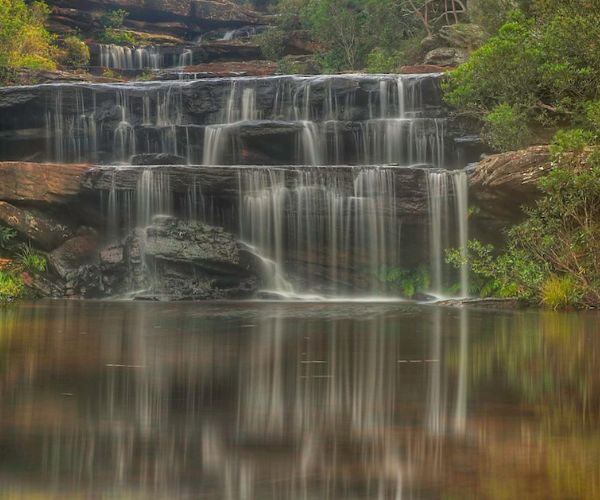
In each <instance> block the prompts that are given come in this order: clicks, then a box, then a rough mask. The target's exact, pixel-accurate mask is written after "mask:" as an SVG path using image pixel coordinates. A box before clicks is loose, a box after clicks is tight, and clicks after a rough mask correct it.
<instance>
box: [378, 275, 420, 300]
mask: <svg viewBox="0 0 600 500" xmlns="http://www.w3.org/2000/svg"><path fill="white" fill-rule="evenodd" d="M377 278H378V280H379V282H380V283H382V284H383V285H384V288H385V289H386V290H388V291H390V290H391V291H393V292H396V293H399V294H400V295H401V296H402V297H404V298H406V299H412V298H413V297H414V296H415V295H416V294H417V293H422V292H425V291H427V290H428V289H429V287H430V285H431V277H430V275H429V271H428V270H427V269H425V268H418V269H412V270H407V269H401V268H399V267H392V268H384V269H382V270H381V271H380V272H379V274H378V276H377Z"/></svg>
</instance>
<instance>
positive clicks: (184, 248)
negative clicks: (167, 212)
mask: <svg viewBox="0 0 600 500" xmlns="http://www.w3.org/2000/svg"><path fill="white" fill-rule="evenodd" d="M143 251H144V254H145V257H146V260H147V261H149V264H150V268H153V270H154V273H155V274H156V278H157V279H153V280H151V281H152V283H153V286H152V291H153V292H154V293H156V294H158V295H159V296H166V297H169V298H171V299H173V298H175V299H218V298H242V297H248V296H250V295H251V294H253V293H254V292H255V291H256V290H257V288H258V278H257V276H256V273H255V272H254V270H253V269H251V263H250V261H249V260H247V259H245V256H244V253H243V252H242V248H241V246H240V244H239V243H238V242H237V241H236V240H235V238H234V236H233V235H231V234H229V233H227V232H225V231H224V230H223V229H222V228H218V227H212V226H208V225H206V224H203V223H199V222H184V221H181V220H179V219H176V218H174V217H170V216H156V217H155V218H154V219H153V223H152V225H151V226H149V227H147V228H146V238H145V243H144V246H143Z"/></svg>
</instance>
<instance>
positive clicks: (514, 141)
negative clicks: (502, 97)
mask: <svg viewBox="0 0 600 500" xmlns="http://www.w3.org/2000/svg"><path fill="white" fill-rule="evenodd" d="M526 123H527V117H526V116H525V114H524V113H522V112H520V111H519V110H518V109H517V108H514V107H511V106H509V105H508V104H499V105H498V106H496V107H495V108H494V109H493V110H492V111H490V112H489V113H488V114H487V115H486V116H485V118H484V127H483V130H482V137H483V138H484V140H485V141H486V142H487V143H488V144H489V145H490V146H492V147H493V148H494V149H496V150H498V151H510V150H512V149H519V148H520V147H522V146H524V145H525V144H526V143H527V141H528V139H529V129H528V128H527V124H526Z"/></svg>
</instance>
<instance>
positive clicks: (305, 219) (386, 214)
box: [239, 168, 401, 295]
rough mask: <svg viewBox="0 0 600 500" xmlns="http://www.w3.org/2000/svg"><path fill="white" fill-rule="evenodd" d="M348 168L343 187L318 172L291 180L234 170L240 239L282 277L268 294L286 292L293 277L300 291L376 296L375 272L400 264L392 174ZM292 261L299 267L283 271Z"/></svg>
mask: <svg viewBox="0 0 600 500" xmlns="http://www.w3.org/2000/svg"><path fill="white" fill-rule="evenodd" d="M355 170H356V171H355V172H353V174H352V179H350V180H349V182H351V183H352V188H351V189H350V190H348V189H347V188H345V187H344V186H343V185H342V182H343V181H340V179H339V178H337V177H336V175H335V172H333V173H326V172H322V171H321V169H303V170H299V171H296V172H295V175H294V177H293V178H290V177H287V178H286V175H285V171H283V170H279V169H244V170H241V171H240V174H239V175H240V182H239V184H240V194H239V198H240V200H241V203H242V208H241V210H240V226H241V231H240V234H241V236H242V239H243V240H244V241H245V242H246V243H248V244H249V245H251V246H252V247H253V248H255V249H256V251H257V252H258V253H259V254H260V255H261V256H263V257H265V258H267V259H270V260H271V261H272V262H274V263H275V264H276V265H277V275H278V276H285V285H284V287H283V288H280V289H275V291H277V292H280V293H282V294H288V293H289V292H290V290H289V282H290V280H292V281H295V282H296V283H299V286H297V287H295V289H296V291H298V290H300V291H302V292H303V293H317V292H321V291H322V290H321V289H325V290H326V291H328V293H329V294H333V295H340V294H348V293H352V291H355V292H356V291H357V290H358V291H359V293H362V294H365V293H366V294H368V295H378V294H380V292H381V285H380V283H379V280H378V274H379V271H380V270H381V268H383V267H385V266H390V267H391V266H395V265H398V264H399V262H400V230H401V223H400V221H399V220H398V219H397V217H396V214H395V209H394V204H395V196H396V193H395V176H394V172H393V170H392V169H380V168H364V169H355ZM344 182H348V180H347V181H344ZM291 257H293V258H294V260H295V261H296V262H302V269H298V268H297V265H296V266H293V268H288V267H287V265H286V260H287V259H288V258H291ZM282 283H283V282H282Z"/></svg>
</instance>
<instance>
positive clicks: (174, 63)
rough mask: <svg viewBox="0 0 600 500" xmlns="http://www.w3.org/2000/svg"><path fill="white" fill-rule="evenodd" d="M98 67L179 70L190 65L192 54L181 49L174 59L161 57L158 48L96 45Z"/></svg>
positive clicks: (187, 50) (188, 50) (190, 51)
mask: <svg viewBox="0 0 600 500" xmlns="http://www.w3.org/2000/svg"><path fill="white" fill-rule="evenodd" d="M98 50H99V52H100V66H102V67H104V68H109V69H118V70H144V69H149V70H159V69H167V68H178V67H179V68H181V67H185V66H189V65H191V64H192V59H193V52H192V50H191V49H186V48H183V49H181V52H180V53H179V55H178V56H177V55H175V56H174V57H165V56H163V54H162V52H161V49H160V47H156V46H153V45H150V46H147V47H138V48H131V47H126V46H121V45H114V44H100V45H98Z"/></svg>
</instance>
